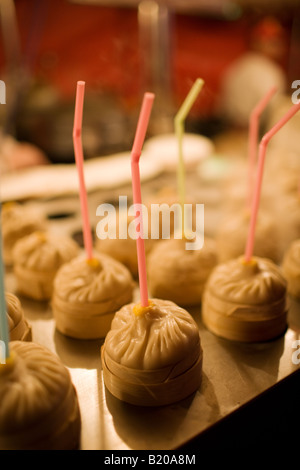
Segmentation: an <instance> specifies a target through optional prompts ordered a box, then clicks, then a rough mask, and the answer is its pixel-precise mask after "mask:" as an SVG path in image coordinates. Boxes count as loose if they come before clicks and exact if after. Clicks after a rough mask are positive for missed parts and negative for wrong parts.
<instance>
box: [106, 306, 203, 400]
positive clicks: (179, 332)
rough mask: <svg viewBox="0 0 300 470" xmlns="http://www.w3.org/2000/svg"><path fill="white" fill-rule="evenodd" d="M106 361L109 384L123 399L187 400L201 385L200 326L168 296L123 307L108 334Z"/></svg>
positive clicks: (112, 391)
mask: <svg viewBox="0 0 300 470" xmlns="http://www.w3.org/2000/svg"><path fill="white" fill-rule="evenodd" d="M102 365H103V373H104V380H105V385H106V387H107V388H108V390H109V391H110V392H111V393H112V394H113V395H115V396H116V397H117V398H119V399H121V400H123V401H127V402H129V403H133V404H137V405H144V406H160V405H165V404H168V403H174V402H176V401H179V400H181V399H183V398H186V397H187V396H188V395H190V394H192V393H194V392H195V391H196V390H197V389H198V388H199V386H200V383H201V370H202V349H201V343H200V337H199V330H198V327H197V324H196V323H195V321H194V319H193V318H192V316H191V315H190V314H189V313H188V312H187V311H186V310H184V309H182V308H181V307H179V306H177V305H176V304H175V303H173V302H170V301H167V300H160V299H151V301H149V306H148V307H141V306H140V305H136V304H134V303H131V304H128V305H125V306H124V307H123V308H121V309H120V310H119V311H118V312H117V313H116V315H115V317H114V319H113V321H112V325H111V329H110V331H109V332H108V333H107V336H106V339H105V342H104V346H103V348H102Z"/></svg>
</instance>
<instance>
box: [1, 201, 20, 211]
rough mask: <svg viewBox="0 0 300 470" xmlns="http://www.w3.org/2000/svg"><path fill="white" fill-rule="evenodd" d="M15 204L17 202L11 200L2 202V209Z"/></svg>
mask: <svg viewBox="0 0 300 470" xmlns="http://www.w3.org/2000/svg"><path fill="white" fill-rule="evenodd" d="M16 206H17V203H16V202H13V201H10V202H4V203H3V204H2V210H10V209H12V208H14V207H16Z"/></svg>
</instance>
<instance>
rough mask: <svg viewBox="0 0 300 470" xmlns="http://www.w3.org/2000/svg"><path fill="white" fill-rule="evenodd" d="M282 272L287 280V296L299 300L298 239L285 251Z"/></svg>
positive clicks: (299, 267) (299, 257)
mask: <svg viewBox="0 0 300 470" xmlns="http://www.w3.org/2000/svg"><path fill="white" fill-rule="evenodd" d="M282 271H283V274H284V277H285V278H286V280H287V286H288V287H287V288H288V292H289V294H291V295H292V296H293V297H296V298H298V299H299V298H300V239H298V240H295V241H294V242H293V243H292V244H291V245H290V247H289V248H288V250H287V251H286V253H285V255H284V258H283V262H282Z"/></svg>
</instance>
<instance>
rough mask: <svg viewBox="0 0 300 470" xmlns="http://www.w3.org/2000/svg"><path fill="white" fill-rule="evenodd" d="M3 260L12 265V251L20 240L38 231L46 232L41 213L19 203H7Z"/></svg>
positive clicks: (4, 214)
mask: <svg viewBox="0 0 300 470" xmlns="http://www.w3.org/2000/svg"><path fill="white" fill-rule="evenodd" d="M1 219H2V237H3V258H4V262H5V264H6V265H11V264H12V251H13V248H14V246H15V244H16V242H17V241H18V240H20V239H21V238H23V237H25V236H26V235H29V234H31V233H33V232H35V231H37V230H44V229H45V227H46V219H45V218H44V217H43V215H42V214H41V213H40V212H39V211H35V210H33V209H31V208H29V207H28V206H25V205H24V206H23V205H22V204H19V203H15V202H14V203H6V204H4V205H3V208H2V214H1Z"/></svg>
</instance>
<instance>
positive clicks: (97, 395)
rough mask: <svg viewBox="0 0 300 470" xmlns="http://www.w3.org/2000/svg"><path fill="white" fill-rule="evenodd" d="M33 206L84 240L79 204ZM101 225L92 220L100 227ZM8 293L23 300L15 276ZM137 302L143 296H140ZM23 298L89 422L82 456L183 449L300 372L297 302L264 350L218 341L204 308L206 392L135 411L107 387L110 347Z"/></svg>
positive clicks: (197, 313)
mask: <svg viewBox="0 0 300 470" xmlns="http://www.w3.org/2000/svg"><path fill="white" fill-rule="evenodd" d="M130 191H131V189H130V188H129V187H127V188H123V189H122V194H126V192H127V193H128V194H130ZM119 192H120V190H118V192H111V193H109V194H108V193H103V192H101V193H99V194H94V195H91V197H90V207H91V215H92V216H93V214H95V207H96V205H97V204H99V203H100V202H101V201H102V200H105V201H107V200H113V199H114V198H116V197H117V195H118V194H119ZM213 199H214V201H215V198H214V197H213ZM34 204H38V205H42V206H43V207H44V209H45V213H46V214H48V215H49V216H50V217H49V221H50V225H51V229H52V230H57V231H60V232H66V233H70V234H72V235H73V236H74V235H75V234H77V236H79V238H80V229H81V219H80V214H79V213H78V210H79V202H78V199H77V198H73V197H70V198H64V199H63V200H60V199H53V200H47V201H46V200H43V201H34ZM212 209H213V207H212ZM215 214H216V212H214V210H212V211H211V212H210V213H209V212H208V213H207V214H206V216H208V224H207V226H208V227H210V226H213V220H215ZM62 215H64V216H62ZM65 215H68V217H65ZM210 215H211V217H212V218H211V219H209V217H210ZM95 222H96V220H95V219H92V223H93V225H94V224H95ZM6 290H7V291H10V292H14V293H16V294H17V292H16V289H15V280H14V276H13V273H12V272H10V271H9V270H7V272H6ZM17 295H18V294H17ZM136 296H137V298H138V297H139V292H138V289H137V290H136ZM19 298H20V300H21V303H22V306H23V309H24V312H25V315H26V318H27V319H28V321H29V323H30V325H31V327H32V333H33V341H35V342H37V343H40V344H43V345H44V346H46V347H48V348H49V349H50V350H51V351H53V352H54V353H56V354H57V355H58V356H59V358H60V359H61V361H62V362H63V364H65V366H66V367H67V368H68V369H69V370H70V373H71V377H72V380H73V383H74V385H75V387H76V390H77V393H78V398H79V403H80V409H81V415H82V434H81V449H82V450H141V449H142V450H152V449H153V450H172V449H178V448H180V447H181V446H183V445H184V444H185V443H187V442H188V441H189V440H190V439H193V438H194V437H196V436H199V435H200V434H201V433H202V432H203V431H205V430H207V429H209V428H210V427H211V426H213V425H214V424H215V423H218V422H219V421H220V420H221V419H222V418H224V417H226V416H229V415H230V414H231V413H233V412H234V411H236V410H238V409H239V408H240V407H242V406H243V405H245V404H246V403H248V402H250V401H251V400H252V399H254V398H256V397H258V396H259V395H260V394H262V393H263V392H265V391H266V390H269V389H270V388H272V387H273V386H274V385H275V384H277V383H279V382H281V381H282V380H283V379H284V378H286V377H288V376H289V375H291V374H293V373H294V372H295V371H297V370H299V365H298V364H294V363H293V361H292V354H293V353H294V352H295V347H294V342H295V341H296V340H299V338H300V308H299V305H298V304H297V302H295V301H294V300H292V299H291V309H290V313H289V327H288V329H287V331H286V332H285V334H284V335H283V336H282V337H280V338H278V339H276V340H273V341H269V342H266V343H261V344H240V343H234V342H230V341H227V340H224V339H220V338H218V337H216V336H215V335H213V334H211V333H210V332H209V331H208V330H207V329H206V328H205V327H204V326H203V324H202V322H201V309H200V307H199V308H198V309H193V310H191V311H190V313H191V315H192V316H193V317H194V319H195V320H196V322H197V324H198V326H199V330H200V336H201V341H202V347H203V353H204V359H203V377H202V385H201V387H200V389H199V390H198V391H197V392H196V393H195V394H194V395H192V396H190V397H189V398H187V399H185V400H183V401H181V402H179V403H176V404H174V405H170V406H165V407H159V408H154V409H153V408H146V407H136V406H132V405H129V404H126V403H124V402H121V401H119V400H118V399H116V398H114V397H113V396H112V395H111V394H110V393H109V392H108V391H107V390H106V388H105V386H104V383H103V376H102V370H101V361H100V348H101V345H102V344H103V340H97V341H96V340H91V341H83V340H75V339H71V338H67V337H65V336H63V335H61V334H60V333H59V332H57V331H56V329H55V323H54V320H53V317H52V312H51V305H50V304H48V303H42V302H35V301H30V300H28V299H26V298H23V297H19Z"/></svg>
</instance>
